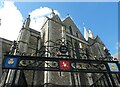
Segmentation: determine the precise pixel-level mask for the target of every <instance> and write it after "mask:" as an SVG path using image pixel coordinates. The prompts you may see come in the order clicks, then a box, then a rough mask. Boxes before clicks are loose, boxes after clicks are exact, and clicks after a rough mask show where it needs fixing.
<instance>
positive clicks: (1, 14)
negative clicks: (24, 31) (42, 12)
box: [0, 1, 23, 40]
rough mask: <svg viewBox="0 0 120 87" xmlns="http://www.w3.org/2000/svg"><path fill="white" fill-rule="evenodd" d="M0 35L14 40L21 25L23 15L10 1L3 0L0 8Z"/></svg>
mask: <svg viewBox="0 0 120 87" xmlns="http://www.w3.org/2000/svg"><path fill="white" fill-rule="evenodd" d="M0 19H1V26H0V37H2V38H6V39H9V40H16V39H17V36H18V34H19V31H20V29H21V27H22V20H23V17H22V15H21V13H20V11H19V10H18V9H17V7H16V6H15V5H14V2H12V1H4V3H3V6H2V7H1V8H0Z"/></svg>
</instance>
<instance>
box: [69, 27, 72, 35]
mask: <svg viewBox="0 0 120 87" xmlns="http://www.w3.org/2000/svg"><path fill="white" fill-rule="evenodd" d="M69 29H70V34H71V35H73V32H72V27H71V26H69Z"/></svg>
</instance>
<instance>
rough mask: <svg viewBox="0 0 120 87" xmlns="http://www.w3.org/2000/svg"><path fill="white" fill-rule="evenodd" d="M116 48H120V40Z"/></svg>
mask: <svg viewBox="0 0 120 87" xmlns="http://www.w3.org/2000/svg"><path fill="white" fill-rule="evenodd" d="M116 49H118V50H119V49H120V42H117V43H116Z"/></svg>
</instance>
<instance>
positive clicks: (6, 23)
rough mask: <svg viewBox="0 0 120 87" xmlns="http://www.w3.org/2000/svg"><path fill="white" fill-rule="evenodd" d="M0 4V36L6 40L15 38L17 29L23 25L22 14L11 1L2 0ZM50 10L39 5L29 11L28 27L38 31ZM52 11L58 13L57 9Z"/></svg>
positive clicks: (17, 32)
mask: <svg viewBox="0 0 120 87" xmlns="http://www.w3.org/2000/svg"><path fill="white" fill-rule="evenodd" d="M0 4H1V5H2V6H1V7H0V19H1V26H0V37H2V38H6V39H8V40H17V37H18V34H19V31H20V29H21V27H22V25H23V22H22V21H23V17H22V14H21V13H20V11H19V10H18V9H17V7H16V6H15V5H14V2H12V1H4V2H3V3H0ZM51 11H52V10H51V9H50V8H48V7H40V8H37V9H35V10H33V11H32V12H30V13H29V14H30V15H31V16H30V17H31V23H30V28H32V29H35V30H38V31H40V28H41V27H42V25H43V21H44V17H45V16H50V13H51ZM54 12H55V14H58V15H59V12H58V11H56V10H54Z"/></svg>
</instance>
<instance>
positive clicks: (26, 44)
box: [1, 12, 111, 87]
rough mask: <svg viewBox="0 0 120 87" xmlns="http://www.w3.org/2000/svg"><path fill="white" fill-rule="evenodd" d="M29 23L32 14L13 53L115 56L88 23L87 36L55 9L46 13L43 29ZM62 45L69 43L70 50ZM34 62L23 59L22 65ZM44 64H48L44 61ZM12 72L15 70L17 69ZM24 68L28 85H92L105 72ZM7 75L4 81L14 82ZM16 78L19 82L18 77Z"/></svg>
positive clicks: (11, 51) (95, 58) (78, 86)
mask: <svg viewBox="0 0 120 87" xmlns="http://www.w3.org/2000/svg"><path fill="white" fill-rule="evenodd" d="M29 25H30V15H29V17H28V18H27V19H26V21H25V23H24V24H23V27H22V29H21V30H20V33H19V35H18V40H17V41H16V43H17V48H16V50H14V49H13V50H10V52H9V54H15V55H27V56H41V57H49V58H50V57H55V58H66V56H61V55H69V56H67V58H69V59H86V60H87V59H89V60H90V59H91V60H102V58H109V59H110V58H111V56H110V53H109V52H108V50H107V48H106V47H105V45H104V43H103V42H102V41H101V39H100V38H99V37H98V36H96V37H95V36H93V34H92V32H91V31H90V30H89V32H87V30H86V28H85V27H84V31H85V32H84V33H85V34H84V36H83V35H82V34H81V32H80V30H79V29H78V27H77V26H76V25H75V23H74V22H73V20H72V19H71V18H70V16H68V17H67V18H66V19H65V20H63V21H62V20H61V19H60V18H59V16H58V15H56V14H55V13H54V12H52V13H51V16H50V17H45V20H44V23H43V26H42V28H41V30H40V31H36V30H34V29H31V28H30V27H29ZM10 44H11V43H10ZM61 45H65V46H67V48H68V51H67V52H65V53H61V52H60V50H59V48H60V46H61ZM5 49H6V48H5ZM6 50H8V49H6ZM30 62H33V61H22V62H21V65H23V66H27V64H28V63H30ZM38 63H39V62H38ZM42 66H47V65H46V64H45V63H43V64H42ZM82 66H83V67H84V68H86V67H89V66H84V64H83V65H82ZM9 72H10V71H9ZM11 72H12V73H14V71H11ZM19 72H20V71H17V75H18V77H19ZM22 72H23V73H24V79H25V80H23V81H24V82H26V84H27V85H34V86H36V85H37V86H41V85H42V86H43V85H44V86H46V87H59V86H60V87H62V86H65V87H66V86H71V87H72V86H73V87H75V86H76V87H85V86H90V85H92V84H93V83H94V82H96V81H97V80H98V78H100V77H101V76H102V74H99V73H82V72H77V73H74V72H53V71H33V70H24V71H22ZM12 73H11V74H10V75H8V76H7V78H8V79H9V78H12V77H11V75H13V74H12ZM4 75H5V74H4ZM4 75H3V77H2V81H1V82H5V83H6V84H12V79H9V80H7V81H4V79H5V77H4ZM103 79H104V78H103ZM15 81H16V83H17V79H16V80H15ZM104 82H105V81H102V82H101V83H102V84H103V83H104ZM24 84H25V83H24ZM106 84H107V83H106Z"/></svg>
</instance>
